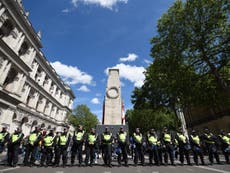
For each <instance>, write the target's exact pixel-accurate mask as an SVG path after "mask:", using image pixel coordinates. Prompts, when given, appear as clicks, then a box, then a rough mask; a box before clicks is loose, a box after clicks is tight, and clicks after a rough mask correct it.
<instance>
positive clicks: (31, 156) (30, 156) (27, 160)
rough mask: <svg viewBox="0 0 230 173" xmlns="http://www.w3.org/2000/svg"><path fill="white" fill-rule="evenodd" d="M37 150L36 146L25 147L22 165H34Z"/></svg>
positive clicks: (28, 145)
mask: <svg viewBox="0 0 230 173" xmlns="http://www.w3.org/2000/svg"><path fill="white" fill-rule="evenodd" d="M37 150H38V146H33V145H31V144H27V145H26V151H25V157H24V161H23V163H24V165H27V166H29V164H30V165H32V164H34V162H35V155H36V152H37Z"/></svg>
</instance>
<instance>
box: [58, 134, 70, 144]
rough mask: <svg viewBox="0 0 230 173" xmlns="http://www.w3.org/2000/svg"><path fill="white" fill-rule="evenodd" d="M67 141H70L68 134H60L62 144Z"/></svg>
mask: <svg viewBox="0 0 230 173" xmlns="http://www.w3.org/2000/svg"><path fill="white" fill-rule="evenodd" d="M67 141H68V137H67V135H61V136H60V145H66V143H67Z"/></svg>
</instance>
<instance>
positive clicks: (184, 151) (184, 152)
mask: <svg viewBox="0 0 230 173" xmlns="http://www.w3.org/2000/svg"><path fill="white" fill-rule="evenodd" d="M176 140H177V141H178V146H179V155H180V162H181V165H184V157H185V158H186V160H187V164H188V165H191V163H190V157H189V150H190V149H189V140H188V139H187V137H186V136H185V135H184V133H183V129H182V128H181V127H180V128H179V130H178V132H177V134H176Z"/></svg>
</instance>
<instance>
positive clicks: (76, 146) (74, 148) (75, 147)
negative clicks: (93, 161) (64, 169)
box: [71, 144, 82, 165]
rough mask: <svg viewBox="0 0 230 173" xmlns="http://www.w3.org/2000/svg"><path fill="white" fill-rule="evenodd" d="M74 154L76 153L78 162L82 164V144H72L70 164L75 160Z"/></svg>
mask: <svg viewBox="0 0 230 173" xmlns="http://www.w3.org/2000/svg"><path fill="white" fill-rule="evenodd" d="M76 154H77V158H78V161H79V164H82V144H73V146H72V148H71V164H72V165H73V164H74V162H75V157H76Z"/></svg>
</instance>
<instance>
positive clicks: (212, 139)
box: [202, 128, 220, 165]
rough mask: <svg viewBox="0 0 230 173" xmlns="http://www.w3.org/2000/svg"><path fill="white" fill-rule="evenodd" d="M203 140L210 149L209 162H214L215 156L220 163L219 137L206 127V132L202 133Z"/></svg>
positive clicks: (208, 149)
mask: <svg viewBox="0 0 230 173" xmlns="http://www.w3.org/2000/svg"><path fill="white" fill-rule="evenodd" d="M202 139H203V142H204V143H205V147H206V149H207V151H208V158H209V162H210V164H211V165H212V164H213V156H214V157H215V159H216V162H217V163H218V164H220V159H219V155H218V152H217V144H216V142H217V137H216V136H215V135H213V134H212V133H211V132H210V130H209V129H208V128H205V130H204V134H203V135H202Z"/></svg>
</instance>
